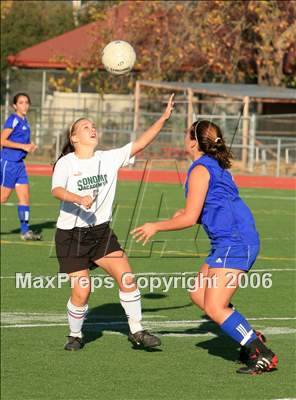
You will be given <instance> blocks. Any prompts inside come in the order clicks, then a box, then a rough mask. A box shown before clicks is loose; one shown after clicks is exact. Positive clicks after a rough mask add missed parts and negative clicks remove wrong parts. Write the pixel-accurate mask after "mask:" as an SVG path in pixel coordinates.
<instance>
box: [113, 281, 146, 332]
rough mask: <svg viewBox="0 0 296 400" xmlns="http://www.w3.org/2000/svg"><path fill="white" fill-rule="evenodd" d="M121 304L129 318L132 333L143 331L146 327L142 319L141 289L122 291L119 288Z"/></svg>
mask: <svg viewBox="0 0 296 400" xmlns="http://www.w3.org/2000/svg"><path fill="white" fill-rule="evenodd" d="M119 298H120V304H121V305H122V307H123V309H124V311H125V314H126V316H127V318H128V324H129V328H130V331H131V333H135V332H138V331H142V330H143V329H144V328H143V326H142V324H141V321H142V306H141V293H140V291H139V289H136V290H134V291H133V292H122V291H121V290H119Z"/></svg>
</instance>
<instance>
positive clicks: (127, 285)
mask: <svg viewBox="0 0 296 400" xmlns="http://www.w3.org/2000/svg"><path fill="white" fill-rule="evenodd" d="M118 286H119V289H120V290H122V291H123V292H129V291H132V290H136V289H137V284H136V279H135V276H134V274H133V273H131V272H125V273H123V274H122V275H121V280H120V282H118Z"/></svg>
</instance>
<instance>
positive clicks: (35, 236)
mask: <svg viewBox="0 0 296 400" xmlns="http://www.w3.org/2000/svg"><path fill="white" fill-rule="evenodd" d="M21 239H22V240H41V235H40V234H39V233H35V232H33V231H27V232H26V233H21Z"/></svg>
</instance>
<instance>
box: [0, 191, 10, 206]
mask: <svg viewBox="0 0 296 400" xmlns="http://www.w3.org/2000/svg"><path fill="white" fill-rule="evenodd" d="M8 198H9V194H4V193H1V196H0V202H1V204H3V203H6V202H7V200H8Z"/></svg>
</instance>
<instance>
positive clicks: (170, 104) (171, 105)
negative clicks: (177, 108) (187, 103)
mask: <svg viewBox="0 0 296 400" xmlns="http://www.w3.org/2000/svg"><path fill="white" fill-rule="evenodd" d="M174 96H175V93H173V94H172V95H171V97H170V98H169V101H168V104H167V106H166V109H165V112H164V113H163V117H164V118H165V119H169V118H170V116H171V113H172V111H173V109H174V105H175V103H174Z"/></svg>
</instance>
